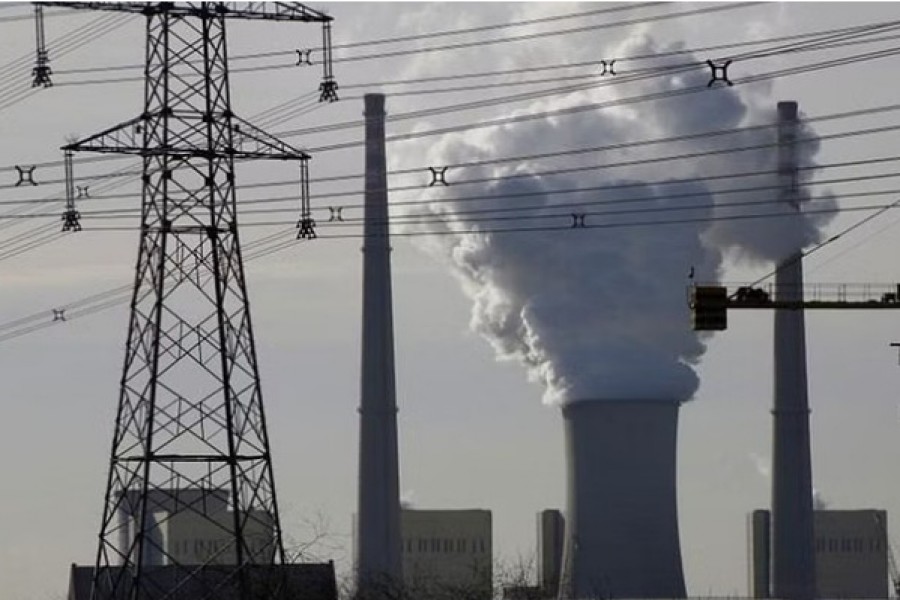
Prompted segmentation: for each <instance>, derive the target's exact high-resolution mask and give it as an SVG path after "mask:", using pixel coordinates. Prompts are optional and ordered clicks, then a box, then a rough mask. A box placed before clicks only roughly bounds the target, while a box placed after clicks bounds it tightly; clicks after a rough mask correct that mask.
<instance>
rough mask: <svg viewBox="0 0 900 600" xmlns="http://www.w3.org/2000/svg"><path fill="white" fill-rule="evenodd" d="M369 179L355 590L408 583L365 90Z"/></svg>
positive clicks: (373, 113)
mask: <svg viewBox="0 0 900 600" xmlns="http://www.w3.org/2000/svg"><path fill="white" fill-rule="evenodd" d="M365 107H366V108H365V117H366V183H365V220H364V226H363V227H364V229H363V231H364V233H365V238H364V242H363V314H362V325H363V328H362V367H361V376H360V403H359V487H358V493H359V496H358V505H357V513H356V514H357V543H356V546H355V552H356V556H355V559H356V560H355V564H356V592H357V595H358V596H363V597H367V598H372V597H383V596H385V597H386V596H387V595H389V594H390V593H391V590H392V588H394V586H396V585H399V584H400V583H401V582H402V580H403V577H402V563H401V556H400V550H401V546H400V483H399V466H398V457H397V454H398V453H397V402H396V397H395V392H394V387H395V386H394V333H393V316H392V301H391V263H390V252H391V247H390V240H389V238H388V223H387V219H388V206H387V170H386V165H385V162H386V161H385V147H384V146H385V142H384V95H383V94H366V95H365Z"/></svg>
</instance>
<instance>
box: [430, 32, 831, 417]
mask: <svg viewBox="0 0 900 600" xmlns="http://www.w3.org/2000/svg"><path fill="white" fill-rule="evenodd" d="M644 29H646V28H644ZM671 49H673V48H672V47H666V46H661V45H659V44H658V43H656V42H654V40H653V39H652V38H651V37H650V36H649V34H643V33H642V34H637V35H634V36H632V37H630V38H626V39H624V40H623V41H622V42H621V43H620V44H619V45H618V47H616V48H615V49H614V52H611V53H610V55H615V56H628V55H636V54H649V53H654V52H663V51H666V50H671ZM575 58H577V57H575ZM691 60H692V58H691V57H684V56H682V57H679V62H690V61H691ZM693 60H697V61H701V59H700V58H699V57H694V58H693ZM626 65H627V63H626V62H624V61H623V63H622V66H620V69H623V70H625V71H626V72H627V68H626ZM642 66H643V65H642ZM708 80H709V73H708V72H705V71H693V72H690V73H686V74H685V73H681V74H672V75H669V76H666V77H653V78H650V79H647V80H646V81H639V82H636V83H629V84H627V85H622V86H605V87H597V88H594V89H592V90H590V91H581V92H576V93H572V94H569V95H568V96H565V97H563V98H556V99H553V100H539V101H535V102H534V103H532V104H531V105H530V106H528V107H527V108H525V109H522V110H518V111H516V112H515V113H513V114H526V113H531V114H533V113H539V112H543V111H548V110H557V109H560V108H565V107H568V106H575V105H579V104H583V103H587V102H606V101H611V100H616V99H620V98H623V97H635V96H642V95H645V94H658V93H664V92H671V93H672V94H673V96H672V97H670V98H668V99H665V100H661V101H657V102H653V103H639V104H633V105H624V106H617V107H613V108H608V109H603V110H598V111H593V112H583V113H578V114H575V115H571V116H566V117H552V116H551V117H545V118H539V119H535V120H530V121H524V122H520V123H515V124H507V125H500V126H494V127H491V128H487V129H481V130H475V131H469V132H466V133H457V134H450V135H446V136H444V137H443V138H441V139H440V141H438V142H437V143H435V144H433V145H432V146H430V147H429V149H428V152H427V162H428V164H433V165H458V164H460V163H470V162H472V161H479V160H490V159H491V158H492V157H509V156H522V155H529V154H536V153H542V152H548V151H552V150H553V149H563V148H575V147H590V146H600V145H613V144H617V143H626V142H629V141H634V140H640V139H647V138H657V137H671V136H679V135H683V134H693V133H696V132H697V131H703V130H738V131H736V132H735V134H734V135H729V136H723V137H712V138H705V139H704V138H700V139H688V140H683V141H679V142H676V143H670V144H667V145H665V146H664V147H659V148H658V149H655V150H654V149H648V148H646V147H638V148H634V149H627V148H626V149H623V150H621V151H618V152H616V153H610V152H607V153H602V154H591V155H585V156H576V157H566V158H565V159H562V160H559V159H558V160H556V161H548V160H540V161H530V160H522V161H521V162H518V163H495V164H488V165H482V166H471V167H458V168H453V169H452V171H451V177H452V179H451V181H453V182H464V181H466V180H472V179H483V178H487V179H491V180H490V181H487V182H484V183H479V184H476V185H466V184H463V183H454V184H452V185H450V186H449V187H442V188H431V189H430V190H429V192H428V194H427V195H426V196H425V199H427V200H430V201H433V202H432V203H431V204H429V205H428V212H429V213H430V214H432V215H435V216H441V217H442V220H443V222H442V223H439V224H435V225H430V226H429V227H431V229H432V230H433V231H434V232H435V233H440V234H442V235H435V236H433V237H431V238H430V239H428V240H426V242H425V243H424V245H425V246H426V247H427V248H428V249H429V250H430V251H431V252H432V253H434V254H435V255H437V256H439V257H441V258H442V259H443V260H445V261H446V262H447V264H448V265H449V267H450V268H451V270H452V271H453V273H454V274H455V275H457V277H458V278H459V279H460V281H461V283H462V286H463V289H464V291H465V293H466V294H467V295H468V296H469V297H470V298H471V299H472V301H473V309H472V317H471V327H472V329H473V330H474V331H476V332H478V333H480V334H481V335H482V336H484V337H485V338H486V339H487V340H488V341H489V342H490V343H491V345H492V346H493V347H494V349H495V351H496V353H497V356H498V358H500V359H504V360H517V361H520V362H521V363H522V364H524V365H525V366H526V368H527V370H528V375H529V378H530V379H531V380H533V381H537V382H541V383H542V384H543V385H544V386H545V390H546V392H545V396H544V400H545V402H548V403H559V402H565V401H568V400H573V399H589V398H595V399H628V398H635V399H638V398H659V399H672V400H688V399H689V398H690V397H691V396H692V394H693V393H694V391H695V390H696V388H697V386H698V379H697V376H696V374H695V373H694V370H693V365H695V364H696V363H697V361H698V360H699V358H700V356H701V355H702V354H703V352H704V349H705V347H704V344H703V342H702V341H701V340H700V339H698V336H697V335H696V334H695V333H694V332H693V331H692V330H691V328H690V317H689V312H688V307H687V298H686V287H687V284H688V283H689V282H688V278H687V277H688V272H689V271H692V272H693V273H694V274H695V278H696V279H697V280H700V281H704V280H705V281H710V280H716V279H717V278H718V276H719V271H720V267H721V262H722V253H723V252H725V251H737V252H738V253H739V254H740V255H741V256H745V257H747V258H750V259H753V260H770V261H771V260H778V259H780V258H782V257H783V256H786V255H788V254H790V253H793V252H794V251H796V249H797V248H799V247H803V246H805V245H808V244H811V243H814V242H816V241H818V239H819V230H820V229H819V228H820V227H821V225H822V224H823V222H824V221H825V218H824V217H810V216H798V217H796V218H792V219H761V220H752V219H748V220H735V221H717V222H711V221H705V222H704V221H700V222H695V223H686V224H679V225H666V226H662V225H651V226H643V227H633V226H628V227H621V226H620V227H615V225H621V224H633V223H640V222H644V223H646V222H652V221H656V220H667V219H697V220H702V219H708V218H710V217H715V216H732V215H736V214H755V213H760V212H772V211H774V210H777V209H778V205H776V204H773V203H772V201H773V200H776V199H777V198H778V193H777V191H776V189H774V188H775V187H776V186H777V185H778V179H777V175H776V173H775V165H776V149H775V148H774V147H770V148H763V149H758V150H754V151H748V152H740V153H732V154H719V155H715V154H714V155H709V156H704V157H700V158H696V159H693V160H683V161H666V162H650V163H646V164H637V165H633V166H628V167H622V168H609V169H604V168H597V169H592V170H587V171H581V172H576V173H571V172H570V173H560V174H542V173H541V172H542V171H547V170H548V168H549V169H554V168H557V169H561V168H568V167H572V166H577V165H589V164H591V163H590V161H595V162H594V165H596V164H597V163H598V162H599V163H600V165H598V166H602V163H614V162H621V161H628V160H640V159H644V158H652V157H653V156H670V155H683V154H688V153H698V152H701V153H702V152H708V151H715V150H718V149H723V148H734V147H742V146H752V145H762V144H774V142H775V140H776V131H775V129H774V128H766V129H759V130H749V131H745V130H741V128H746V127H748V126H752V125H759V124H773V123H774V122H775V107H774V104H775V102H774V101H773V100H772V99H771V98H769V97H768V94H767V93H766V90H765V89H756V90H755V91H754V92H753V93H746V94H743V95H741V94H740V93H739V92H738V91H737V90H739V89H740V88H737V87H736V88H725V87H721V88H712V89H710V90H708V91H704V92H703V93H699V94H697V93H692V94H682V95H678V92H679V91H683V90H686V89H689V88H695V87H703V86H705V85H706V83H707V82H708ZM810 135H811V131H809V130H808V129H806V130H805V131H804V132H802V133H801V137H807V136H810ZM817 150H818V146H817V144H807V145H805V146H804V150H803V152H802V153H801V156H800V164H801V165H808V164H810V163H811V160H812V157H813V156H814V154H815V152H816V151H817ZM654 153H655V154H654ZM417 160H418V161H419V162H421V156H419V157H417ZM755 171H764V173H763V174H761V175H757V176H755V177H746V178H745V177H740V178H737V177H735V178H720V179H711V180H706V181H683V180H686V179H690V178H704V177H715V176H721V175H726V174H729V173H746V172H755ZM511 176H516V177H515V178H512V177H511ZM811 176H812V174H811V172H810V171H804V172H803V177H804V178H805V179H808V178H809V177H811ZM601 186H602V187H604V188H605V189H601V190H596V191H593V192H589V193H578V194H551V193H548V192H550V191H552V190H559V189H567V188H591V187H601ZM745 187H754V188H760V187H772V188H773V189H766V190H756V191H753V192H743V193H737V194H736V193H727V190H730V189H734V188H745ZM472 196H478V197H480V196H489V197H496V200H492V201H479V202H472V201H470V200H468V199H467V198H468V197H472ZM572 202H594V203H597V204H594V205H592V206H583V207H571V206H569V203H572ZM830 202H832V201H831V200H830V199H824V200H822V199H817V200H816V207H817V208H822V207H827V206H829V203H830ZM526 205H527V206H537V207H538V208H537V210H534V211H531V212H529V213H528V214H530V215H540V216H544V217H551V218H546V219H535V220H532V221H502V220H501V221H494V222H478V221H477V219H478V218H479V217H480V216H482V215H483V213H482V215H479V214H460V211H465V210H467V209H472V208H477V209H485V208H506V209H508V208H509V207H511V206H526ZM684 206H690V207H691V210H689V211H684V210H677V211H676V210H673V209H676V208H681V207H684ZM639 210H653V211H655V212H652V213H643V214H641V213H640V212H637V211H639ZM415 211H417V212H421V208H420V207H417V208H416V209H415ZM601 211H602V212H604V213H605V214H602V215H596V214H595V215H588V216H586V217H585V218H586V222H587V223H588V224H590V225H599V226H602V227H604V228H601V229H583V230H571V231H562V232H560V231H549V232H548V231H538V232H527V233H506V234H497V233H485V232H484V230H485V229H491V228H505V227H534V226H541V225H543V226H546V225H554V226H557V227H568V226H569V225H571V224H572V223H573V217H572V216H571V214H570V213H572V212H576V213H579V212H601ZM613 211H619V214H614V213H613ZM624 211H631V212H624ZM519 214H521V213H519ZM607 226H609V228H605V227H607ZM421 228H422V225H416V226H415V229H416V230H419V231H421ZM447 233H450V234H449V235H447Z"/></svg>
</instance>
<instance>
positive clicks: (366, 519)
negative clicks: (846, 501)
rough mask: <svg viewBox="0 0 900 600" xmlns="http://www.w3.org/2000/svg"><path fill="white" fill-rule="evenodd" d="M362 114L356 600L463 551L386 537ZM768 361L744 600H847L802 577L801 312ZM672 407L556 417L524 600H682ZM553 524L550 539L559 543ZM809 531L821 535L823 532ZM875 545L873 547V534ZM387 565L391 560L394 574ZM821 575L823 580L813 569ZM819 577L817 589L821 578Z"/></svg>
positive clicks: (374, 220) (788, 269) (793, 116)
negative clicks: (536, 581) (557, 465)
mask: <svg viewBox="0 0 900 600" xmlns="http://www.w3.org/2000/svg"><path fill="white" fill-rule="evenodd" d="M365 103H366V113H365V114H366V220H367V224H366V227H367V232H369V231H370V232H371V233H372V237H367V238H366V242H365V246H364V249H363V250H364V276H363V280H364V291H363V298H364V300H363V306H364V313H363V314H364V322H363V332H364V333H363V368H362V373H363V402H362V403H361V407H360V415H361V423H362V426H361V438H360V452H361V454H360V473H359V499H360V503H359V506H358V511H359V512H358V522H357V529H356V532H355V533H356V535H357V536H358V537H357V539H356V542H355V548H356V550H355V556H356V565H355V567H356V570H357V585H358V586H359V588H360V590H362V589H363V588H364V587H365V586H366V582H367V581H372V580H373V578H381V580H382V581H385V580H389V581H404V580H405V581H407V582H408V581H410V579H411V578H410V575H411V574H409V573H404V572H403V571H404V570H409V569H411V568H419V567H414V566H413V564H414V563H413V562H411V559H410V556H411V553H414V552H417V551H421V552H427V551H428V548H429V547H430V546H429V543H433V544H435V545H436V546H435V550H438V549H439V548H442V547H443V546H441V544H442V543H445V544H446V545H447V549H446V550H447V555H446V557H444V558H445V560H446V561H452V560H453V559H452V558H451V555H453V556H455V554H454V552H455V550H456V549H457V546H456V544H463V543H464V542H462V541H453V540H454V539H458V540H463V539H466V537H467V536H461V535H460V536H453V535H452V534H448V535H447V536H444V538H445V541H444V542H440V541H439V540H440V539H442V538H439V537H434V538H433V541H432V542H429V541H428V539H427V538H424V537H422V538H419V537H417V536H410V535H408V534H407V533H406V532H405V531H404V528H408V527H410V525H409V524H406V525H404V528H400V529H398V525H397V524H398V516H399V515H400V514H401V513H402V514H404V519H405V520H404V523H406V520H408V519H409V518H411V517H409V516H408V515H406V513H405V512H403V511H401V508H400V502H399V495H398V492H397V489H398V488H397V486H398V472H399V468H398V466H397V461H398V459H397V456H398V452H397V449H396V444H397V431H396V421H395V414H396V402H395V399H394V397H393V389H394V382H393V346H392V343H393V342H392V333H391V331H390V323H391V309H390V281H389V277H390V266H389V241H388V232H387V228H386V227H385V226H384V225H383V224H384V223H386V222H387V194H386V191H385V190H386V187H387V186H386V181H387V178H386V172H385V156H384V154H385V151H384V138H383V136H384V121H383V119H384V109H383V107H384V98H383V96H381V95H375V94H370V95H367V96H366V98H365ZM777 114H778V127H777V132H778V134H777V139H778V148H777V176H778V181H779V186H780V194H781V199H782V200H783V202H784V203H785V204H787V205H788V206H790V207H791V208H792V209H794V210H797V211H799V210H800V199H799V195H798V194H799V192H798V178H797V172H798V165H797V158H796V155H797V151H796V140H797V132H798V127H799V120H798V107H797V104H796V103H795V102H781V103H779V104H778V107H777ZM379 227H381V228H380V229H379ZM370 228H371V229H370ZM801 250H802V248H801V247H799V246H797V247H796V248H795V252H794V253H792V254H791V255H790V256H788V257H786V258H785V259H784V261H783V262H782V263H781V264H779V265H778V269H777V271H776V273H777V275H776V278H777V279H776V287H777V289H778V290H779V293H780V294H781V296H780V299H781V300H787V301H798V300H802V288H803V275H802V252H801ZM370 319H375V320H376V322H374V323H373V322H370ZM774 355H775V377H774V390H773V392H774V393H773V397H774V408H773V411H772V414H773V469H772V471H773V483H772V510H771V513H767V515H768V514H770V515H771V516H770V517H769V516H767V517H765V522H766V528H765V530H764V531H763V529H761V528H760V527H757V526H754V528H753V532H754V537H753V540H754V542H753V546H752V549H751V555H752V564H753V565H754V573H757V575H755V576H754V577H755V579H753V581H754V582H756V583H754V584H753V585H752V586H751V587H752V590H751V591H752V593H753V594H754V595H755V596H756V597H773V598H784V599H786V600H812V598H815V597H821V596H820V595H818V596H817V581H819V584H818V586H819V592H825V591H833V590H844V591H845V592H848V595H846V596H845V597H854V596H852V595H849V591H850V589H851V588H850V587H847V586H845V587H841V586H842V585H844V582H840V583H837V584H835V585H833V586H832V587H831V588H828V587H827V586H826V587H823V584H821V581H823V579H821V578H820V579H818V580H817V577H816V557H817V554H816V538H815V534H814V527H813V507H812V476H811V464H810V463H811V461H810V451H809V446H810V440H809V405H808V400H807V391H806V388H807V382H806V351H805V331H804V318H803V310H802V309H778V310H776V313H775V329H774ZM686 400H688V398H602V397H600V398H578V399H571V400H569V401H567V402H565V403H564V404H563V406H562V417H563V423H564V432H565V464H566V482H567V485H566V507H565V509H566V510H565V515H564V516H563V515H559V514H558V513H553V512H552V511H551V512H547V513H544V514H542V515H541V516H540V517H539V532H540V537H541V541H540V542H539V551H538V556H539V557H540V560H539V565H538V566H539V572H540V577H539V578H540V585H538V586H536V587H535V588H534V595H536V596H538V597H552V596H558V598H559V600H576V599H583V598H684V597H686V596H687V589H686V585H685V578H684V572H683V567H682V555H681V544H680V539H679V525H678V508H677V497H676V483H677V482H676V456H677V437H678V436H677V429H678V412H679V408H680V406H681V404H682V402H684V401H686ZM758 518H760V519H761V518H762V517H758ZM827 518H828V517H826V516H825V515H824V514H823V515H821V517H820V520H823V521H822V522H823V523H825V522H826V520H827ZM880 518H882V519H884V518H885V517H884V516H883V515H882V517H880ZM563 522H564V524H565V525H564V534H563V533H562V531H561V530H560V526H561V525H562V523H563ZM818 528H819V529H820V530H823V529H824V528H825V525H823V524H820V525H819V526H818ZM460 531H462V530H460ZM882 531H883V532H885V533H884V535H885V536H886V528H884V527H882ZM553 532H556V535H555V536H554V535H553ZM820 533H821V531H820ZM760 540H765V541H760ZM867 543H868V542H867ZM761 544H762V545H761ZM879 544H880V545H879V551H880V552H881V554H877V553H876V555H875V556H876V558H875V562H876V563H878V564H877V565H876V566H875V567H871V565H870V567H871V568H869V570H868V571H865V570H864V571H865V572H866V573H869V574H872V573H874V574H875V576H876V577H879V578H881V579H882V581H880V582H870V585H869V587H867V588H864V589H867V590H879V591H880V590H886V589H887V588H886V585H887V571H886V566H885V565H886V555H885V553H884V549H885V548H886V547H887V539H886V537H885V538H884V539H883V540H882V541H880V542H879ZM459 548H460V549H461V548H462V546H459ZM826 548H827V542H826ZM873 548H874V546H873ZM762 555H764V558H760V556H762ZM401 556H402V557H404V559H403V560H402V561H399V560H398V558H397V557H401ZM433 556H434V557H438V556H440V555H439V554H437V553H435V554H433ZM819 556H823V555H822V554H821V553H820V554H819ZM433 560H438V562H440V560H439V559H438V558H434V559H433ZM879 561H880V562H879ZM401 564H402V566H401ZM448 564H449V563H448ZM761 565H764V566H765V575H762V574H761V573H762V570H761V569H762V566H761ZM879 565H880V566H879ZM822 566H823V567H826V565H825V563H823V564H822ZM829 567H833V565H830V566H829ZM431 568H434V569H439V567H436V566H434V565H432V567H431ZM443 568H445V569H450V568H451V567H449V566H446V565H445V566H444V567H443ZM822 577H826V578H827V576H826V575H824V573H823V575H822ZM835 577H836V578H837V579H840V576H839V575H837V576H835ZM761 578H764V579H765V582H766V590H765V593H764V594H763V592H762V591H761V588H760V585H759V583H758V582H759V581H760V580H761ZM522 589H524V588H521V586H520V587H519V588H516V590H518V591H512V592H511V594H512V595H516V594H520V593H522ZM854 589H857V588H854Z"/></svg>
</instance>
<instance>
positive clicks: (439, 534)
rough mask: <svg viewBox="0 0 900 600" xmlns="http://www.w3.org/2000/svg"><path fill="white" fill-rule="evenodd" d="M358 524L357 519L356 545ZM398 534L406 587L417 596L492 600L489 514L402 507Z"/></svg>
mask: <svg viewBox="0 0 900 600" xmlns="http://www.w3.org/2000/svg"><path fill="white" fill-rule="evenodd" d="M357 522H358V521H357V519H356V518H354V536H353V544H354V547H355V546H356V545H357V544H358V531H357V527H356V523H357ZM400 536H401V540H402V556H403V584H404V587H405V588H406V591H408V592H410V593H412V594H413V596H414V597H416V598H466V599H467V600H478V599H481V598H483V599H485V600H487V599H489V598H491V596H492V594H493V547H492V523H491V511H489V510H482V509H470V510H413V509H403V510H402V511H401V513H400Z"/></svg>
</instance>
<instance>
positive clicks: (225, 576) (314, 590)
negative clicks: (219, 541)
mask: <svg viewBox="0 0 900 600" xmlns="http://www.w3.org/2000/svg"><path fill="white" fill-rule="evenodd" d="M197 568H200V567H199V565H196V566H190V565H168V566H162V567H145V571H144V573H145V574H146V576H147V577H148V580H149V582H150V584H149V585H150V587H151V588H156V589H158V590H159V595H158V596H154V598H155V597H158V598H160V599H162V598H166V599H167V600H169V599H171V600H204V599H206V598H215V600H232V599H233V600H238V594H237V588H236V587H235V586H233V585H232V584H230V583H228V582H229V581H231V580H233V577H234V575H235V570H236V567H234V566H226V565H212V566H207V567H205V568H204V570H203V574H202V575H201V576H199V577H194V578H191V579H189V580H187V581H185V573H186V571H189V570H191V569H197ZM244 568H245V569H246V572H247V575H248V581H249V585H250V587H251V589H254V588H268V586H269V585H271V581H272V580H271V579H270V577H271V576H274V575H280V576H283V577H284V578H285V579H284V587H283V589H282V593H281V594H279V595H271V594H270V593H267V592H266V591H263V593H262V595H261V596H260V597H265V598H266V599H267V600H268V599H269V598H272V599H277V598H284V599H288V598H303V599H304V600H337V583H336V581H335V575H334V563H333V562H328V563H301V564H290V565H273V566H261V565H248V566H245V567H244ZM108 569H109V572H108V575H109V577H105V578H102V579H101V581H114V580H115V578H116V577H119V576H120V575H122V567H109V568H108ZM272 569H275V570H277V571H280V572H278V573H272ZM93 575H94V567H86V566H78V565H76V564H74V563H73V564H72V567H71V570H70V572H69V593H68V596H67V598H68V600H90V597H91V581H92V579H93ZM179 580H182V584H181V586H180V587H179V589H177V591H175V588H176V586H177V583H178V581H179ZM101 585H102V584H101ZM217 588H218V589H217ZM173 592H174V593H173ZM119 595H121V596H124V594H119ZM103 598H104V600H106V598H107V596H103ZM110 600H119V598H117V597H113V598H111V599H110ZM122 600H124V598H122Z"/></svg>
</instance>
